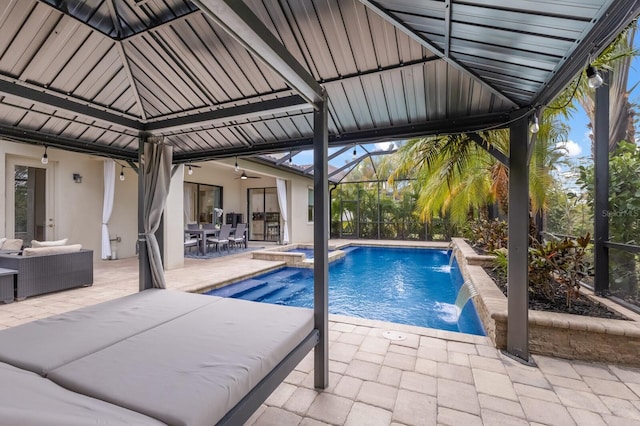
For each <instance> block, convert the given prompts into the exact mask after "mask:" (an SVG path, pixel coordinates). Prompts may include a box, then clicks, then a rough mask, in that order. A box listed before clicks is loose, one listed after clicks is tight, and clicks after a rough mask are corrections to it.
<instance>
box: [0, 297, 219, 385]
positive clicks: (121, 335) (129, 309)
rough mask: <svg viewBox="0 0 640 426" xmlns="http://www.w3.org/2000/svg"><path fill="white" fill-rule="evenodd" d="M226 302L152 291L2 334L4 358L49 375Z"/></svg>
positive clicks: (0, 351) (1, 355) (0, 355)
mask: <svg viewBox="0 0 640 426" xmlns="http://www.w3.org/2000/svg"><path fill="white" fill-rule="evenodd" d="M219 300H222V299H221V298H219V297H211V298H207V297H204V296H202V295H200V294H192V293H184V292H178V291H170V290H158V289H150V290H145V291H144V292H140V293H135V294H132V295H129V296H125V297H122V298H119V299H114V300H110V301H108V302H103V303H99V304H97V305H93V306H88V307H85V308H81V309H77V310H75V311H71V312H67V313H64V314H60V315H55V316H52V317H49V318H44V319H41V320H38V321H33V322H30V323H27V324H23V325H20V326H17V327H12V328H9V329H6V330H2V332H0V362H6V363H7V364H11V365H14V366H16V367H19V368H24V369H25V370H29V371H33V372H34V373H38V374H40V375H41V376H45V375H46V374H47V373H48V372H49V371H51V370H53V369H54V368H56V367H59V366H61V365H64V364H66V363H68V362H70V361H73V360H75V359H78V358H81V357H83V356H85V355H89V354H91V353H94V352H97V351H99V350H101V349H104V348H106V347H108V346H110V345H112V344H114V343H116V342H119V341H121V340H124V339H126V338H127V337H131V336H133V335H136V334H138V333H141V332H143V331H146V330H149V329H150V328H153V327H156V326H158V325H160V324H163V323H165V322H167V321H170V320H173V319H175V318H177V317H179V316H181V315H184V314H186V313H188V312H191V311H193V310H194V309H198V308H200V307H202V306H205V305H208V304H211V303H215V302H217V301H219Z"/></svg>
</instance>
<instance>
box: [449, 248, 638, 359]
mask: <svg viewBox="0 0 640 426" xmlns="http://www.w3.org/2000/svg"><path fill="white" fill-rule="evenodd" d="M452 242H453V246H454V254H455V256H456V259H457V262H458V266H459V267H460V271H461V273H462V276H463V278H464V279H465V281H471V283H472V284H473V285H474V287H475V288H476V290H477V291H478V296H477V297H475V298H474V299H473V303H474V305H475V307H476V311H477V312H478V315H479V316H480V319H481V320H482V323H483V325H484V327H485V331H486V333H487V336H488V337H489V338H490V339H491V341H492V342H493V344H494V346H495V347H496V348H498V349H506V347H507V312H508V310H507V308H508V306H507V298H506V297H505V296H504V294H502V291H501V290H500V289H499V288H498V286H497V285H496V284H495V282H494V281H493V279H491V277H490V276H489V275H488V274H487V273H486V272H485V270H484V269H483V266H488V265H490V264H491V261H492V258H493V257H492V256H485V255H478V254H477V253H476V252H475V251H474V250H473V248H472V247H471V246H469V245H468V244H467V243H466V241H464V239H462V238H452ZM581 291H582V292H583V293H584V294H585V295H586V296H587V297H589V298H592V299H594V300H596V301H597V302H599V303H601V304H603V305H605V306H606V307H608V308H609V309H610V310H613V311H614V312H617V313H619V314H621V315H622V316H624V317H626V318H628V320H615V319H608V318H594V317H587V316H582V315H574V314H562V313H556V312H544V311H534V310H531V309H530V310H529V350H530V352H531V353H533V354H540V355H548V356H554V357H560V358H566V359H574V360H582V361H596V362H607V363H617V364H626V365H630V366H634V367H639V366H640V357H638V353H640V315H638V314H636V313H634V312H633V311H631V310H629V309H626V308H624V307H622V306H620V305H617V304H616V303H614V302H612V301H610V300H608V299H605V298H602V297H598V296H596V295H594V294H593V292H590V291H588V290H586V289H584V290H581Z"/></svg>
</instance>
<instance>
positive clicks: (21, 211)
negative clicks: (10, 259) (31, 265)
mask: <svg viewBox="0 0 640 426" xmlns="http://www.w3.org/2000/svg"><path fill="white" fill-rule="evenodd" d="M6 174H7V175H6V185H7V186H6V188H5V191H6V195H7V197H6V200H7V204H6V218H7V222H6V225H5V226H6V234H7V235H13V236H14V238H21V239H22V240H23V241H24V244H25V245H29V244H30V243H31V240H39V241H44V240H51V239H54V235H55V222H54V219H53V208H52V206H53V200H52V194H51V189H50V188H51V187H53V185H52V176H50V174H51V170H50V169H49V167H48V166H44V165H42V164H41V163H40V162H37V161H30V160H26V159H18V158H15V159H12V158H7V168H6Z"/></svg>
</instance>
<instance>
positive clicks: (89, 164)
mask: <svg viewBox="0 0 640 426" xmlns="http://www.w3.org/2000/svg"><path fill="white" fill-rule="evenodd" d="M43 152H44V148H43V147H41V146H34V145H26V144H18V143H12V142H7V141H1V142H0V167H1V173H0V176H2V185H0V194H1V195H2V197H0V235H2V236H5V235H6V236H9V237H12V236H13V227H14V226H13V223H12V221H11V220H8V218H9V219H11V218H13V212H12V211H10V210H11V209H13V203H12V201H13V195H12V194H9V192H12V191H13V188H12V187H8V186H9V185H11V180H10V179H9V177H10V176H11V174H12V173H13V166H14V164H20V165H27V166H33V167H42V168H46V169H47V193H48V194H47V210H48V217H47V223H48V224H52V225H53V227H48V228H47V239H49V240H52V239H61V238H68V239H69V242H70V243H79V244H82V246H83V247H84V248H88V249H91V250H93V252H94V253H93V254H94V260H100V238H101V224H102V202H103V193H104V190H103V158H100V157H96V156H90V155H84V154H76V153H72V152H68V151H62V150H57V149H53V148H49V149H48V150H47V154H48V157H49V164H47V165H46V166H45V165H43V164H41V163H40V158H41V157H42V154H43ZM74 173H79V174H80V175H81V176H82V183H75V182H74V181H73V174H74ZM119 173H120V168H119V167H118V169H117V173H116V175H118V174H119ZM125 175H126V176H127V180H126V181H125V182H120V180H117V177H116V188H115V200H114V207H113V213H112V216H111V220H110V222H109V231H110V234H111V235H112V236H113V237H115V236H116V235H118V236H120V237H121V238H122V242H121V243H118V244H117V246H116V247H117V254H118V257H129V256H133V255H135V241H136V238H137V223H136V217H137V216H136V215H137V202H136V200H137V193H138V191H137V186H136V184H135V181H136V175H135V173H134V172H133V171H132V170H131V169H125ZM8 200H9V201H8ZM49 219H51V220H49ZM29 243H30V241H25V244H29Z"/></svg>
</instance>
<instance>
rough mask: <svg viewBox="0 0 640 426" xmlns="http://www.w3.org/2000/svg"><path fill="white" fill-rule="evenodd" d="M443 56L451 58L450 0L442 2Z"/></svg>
mask: <svg viewBox="0 0 640 426" xmlns="http://www.w3.org/2000/svg"><path fill="white" fill-rule="evenodd" d="M444 56H445V58H450V57H451V0H444Z"/></svg>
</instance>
